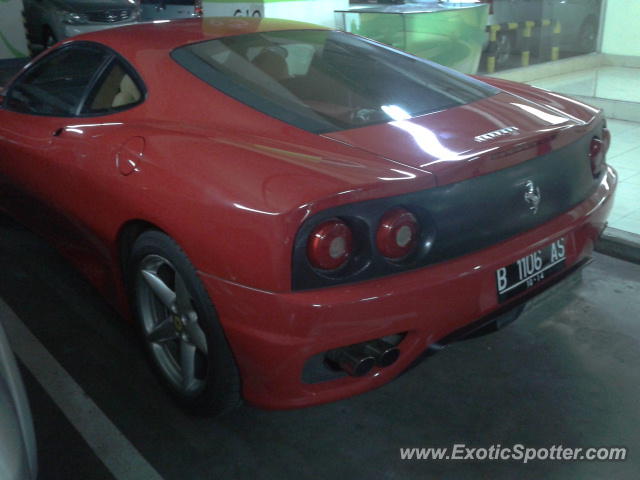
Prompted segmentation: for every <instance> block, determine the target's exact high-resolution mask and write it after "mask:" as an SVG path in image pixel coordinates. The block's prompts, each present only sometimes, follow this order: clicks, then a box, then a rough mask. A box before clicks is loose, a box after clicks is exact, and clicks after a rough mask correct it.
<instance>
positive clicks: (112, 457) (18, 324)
mask: <svg viewBox="0 0 640 480" xmlns="http://www.w3.org/2000/svg"><path fill="white" fill-rule="evenodd" d="M0 316H2V322H3V324H4V326H5V328H6V330H7V335H8V336H9V340H10V342H11V346H12V348H13V351H14V352H15V354H16V355H17V356H18V358H19V359H20V360H21V361H22V363H24V365H25V366H26V367H27V368H28V369H29V371H30V372H31V373H32V374H33V376H34V377H35V378H36V380H37V381H38V382H39V383H40V385H42V387H44V389H45V390H46V391H47V393H48V394H49V396H50V397H51V398H52V399H53V401H54V402H55V403H56V405H57V406H58V407H59V408H60V409H61V410H62V412H63V413H64V415H65V416H66V417H67V418H68V419H69V421H70V422H71V424H72V425H73V426H74V427H75V428H76V429H77V430H78V432H79V433H80V435H82V437H83V438H84V440H85V441H86V442H87V443H88V444H89V446H90V447H91V449H92V450H93V451H94V453H95V454H96V456H97V457H98V458H99V459H100V460H101V461H102V462H103V463H104V465H105V466H106V467H107V468H108V469H109V471H110V472H111V474H112V475H113V476H114V477H115V478H116V479H118V480H162V476H161V475H160V474H159V473H158V472H157V471H156V470H155V469H154V468H153V467H152V466H151V465H150V464H149V462H147V461H146V460H145V459H144V457H143V456H142V455H141V454H140V452H139V451H138V450H137V449H136V448H135V447H134V446H133V445H132V444H131V442H129V440H127V438H126V437H125V436H124V435H123V434H122V432H120V430H118V429H117V427H116V426H115V425H114V424H113V423H111V421H110V420H109V419H108V418H107V416H106V415H105V414H104V413H103V412H102V410H100V409H99V408H98V406H97V405H96V404H95V403H94V402H93V400H91V398H89V396H88V395H87V394H86V393H85V392H84V390H82V388H81V387H80V386H79V385H78V384H77V383H76V382H75V381H74V380H73V378H72V377H71V375H69V374H68V373H67V371H66V370H65V369H64V368H63V367H62V365H60V364H59V363H58V362H57V361H56V359H55V358H53V356H52V355H51V354H50V353H49V352H48V351H47V349H46V348H45V347H44V346H43V345H42V344H41V343H40V341H39V340H38V339H37V338H36V337H35V336H34V335H33V334H32V333H31V332H30V331H29V329H28V328H27V327H26V325H25V324H24V323H23V322H22V321H21V320H20V319H19V318H18V317H17V316H16V315H15V314H14V313H13V312H11V310H10V309H9V308H8V307H7V306H6V305H5V304H4V303H3V302H2V301H1V300H0ZM72 454H73V453H72V452H69V455H72Z"/></svg>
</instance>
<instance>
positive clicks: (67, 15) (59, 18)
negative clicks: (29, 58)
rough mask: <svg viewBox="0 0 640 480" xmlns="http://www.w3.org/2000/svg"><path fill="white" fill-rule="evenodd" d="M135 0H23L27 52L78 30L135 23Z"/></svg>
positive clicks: (45, 46)
mask: <svg viewBox="0 0 640 480" xmlns="http://www.w3.org/2000/svg"><path fill="white" fill-rule="evenodd" d="M139 18H140V4H139V2H138V1H137V0H24V20H25V28H26V31H27V42H28V45H29V50H30V52H31V53H32V54H33V53H37V52H39V51H40V50H42V49H43V48H47V47H50V46H51V45H53V44H54V43H56V42H58V41H60V40H62V39H64V38H67V37H72V36H74V35H80V34H81V33H87V32H93V31H96V30H103V29H105V28H113V27H119V26H122V25H129V24H132V23H135V22H137V21H138V20H139Z"/></svg>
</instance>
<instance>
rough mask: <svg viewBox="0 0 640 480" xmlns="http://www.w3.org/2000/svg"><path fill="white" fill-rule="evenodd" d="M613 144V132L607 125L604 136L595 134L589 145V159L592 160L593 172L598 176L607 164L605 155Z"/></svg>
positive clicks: (603, 131) (603, 130) (603, 132)
mask: <svg viewBox="0 0 640 480" xmlns="http://www.w3.org/2000/svg"><path fill="white" fill-rule="evenodd" d="M610 144H611V132H610V131H609V129H608V128H607V127H606V126H605V127H604V128H603V129H602V138H600V137H598V136H594V137H593V138H592V139H591V144H590V145H589V160H590V161H591V173H593V176H594V177H597V176H598V175H600V173H601V172H602V169H603V167H604V165H605V155H606V154H607V150H609V145H610Z"/></svg>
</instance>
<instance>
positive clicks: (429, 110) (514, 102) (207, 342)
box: [0, 18, 616, 413]
mask: <svg viewBox="0 0 640 480" xmlns="http://www.w3.org/2000/svg"><path fill="white" fill-rule="evenodd" d="M1 98H2V106H1V108H0V208H1V209H2V210H4V211H5V212H8V213H9V214H10V215H12V216H14V217H16V218H17V219H19V220H20V221H21V222H23V223H25V224H27V225H28V226H30V227H31V228H32V229H34V230H36V231H38V232H41V233H42V234H43V235H45V236H46V237H47V238H50V239H51V240H52V241H53V242H54V243H55V245H56V246H57V247H58V248H59V249H60V250H61V251H62V252H63V253H64V254H65V255H66V256H67V257H68V258H69V259H70V260H71V261H72V262H73V263H74V264H75V265H76V266H77V267H78V268H79V269H80V270H81V271H82V272H83V273H84V274H86V275H87V277H88V278H89V279H90V280H91V282H92V283H93V284H94V285H95V286H96V287H97V288H98V289H99V290H100V291H101V292H102V293H103V294H104V295H105V296H106V297H107V298H108V299H110V300H111V301H112V302H113V303H114V304H115V305H116V306H117V307H118V308H119V309H120V311H122V312H123V314H124V315H125V316H131V317H132V318H135V319H136V322H137V324H138V325H139V327H140V331H141V334H142V336H143V338H144V340H145V344H146V346H147V349H148V353H149V356H150V358H151V360H152V363H153V365H154V366H155V367H156V369H157V371H158V372H159V375H160V378H162V380H163V381H164V383H166V385H167V386H168V388H169V391H170V392H172V393H173V394H174V395H175V397H176V398H177V399H178V400H179V401H180V402H181V403H182V404H183V405H184V406H185V407H187V408H189V409H191V410H193V411H196V412H208V413H211V412H222V411H225V410H227V409H229V408H231V407H232V406H234V405H236V404H237V403H238V402H239V400H240V398H242V397H244V398H245V399H246V400H247V401H249V402H251V403H253V404H256V405H260V406H263V407H270V408H290V407H301V406H305V405H312V404H318V403H321V402H327V401H332V400H337V399H340V398H344V397H348V396H350V395H354V394H357V393H360V392H364V391H366V390H369V389H371V388H374V387H377V386H379V385H382V384H384V383H385V382H388V381H389V380H391V379H392V378H394V377H395V376H397V375H398V374H399V373H400V372H402V371H403V370H404V369H405V368H406V367H407V366H409V365H410V364H411V363H412V362H414V361H415V360H416V359H417V358H418V357H419V356H420V355H421V354H422V353H423V352H425V350H426V349H427V348H428V347H430V346H437V345H441V344H444V343H446V342H449V341H451V340H452V339H456V338H459V337H461V336H463V335H465V334H468V333H470V332H473V331H475V330H477V329H480V328H484V327H486V326H488V325H502V324H504V323H506V322H507V321H509V320H512V319H514V318H515V317H516V316H517V314H518V313H519V311H520V309H521V306H522V305H523V302H525V301H526V300H527V299H529V298H530V297H532V296H534V295H536V294H538V293H540V292H541V291H542V290H544V289H545V288H547V287H548V286H550V285H552V284H554V283H556V282H557V281H558V280H559V279H560V278H563V277H564V276H566V275H568V274H569V273H571V272H573V271H575V270H576V269H577V268H578V267H580V266H581V265H582V264H584V262H585V261H586V260H587V259H588V257H589V255H590V253H591V251H592V249H593V244H594V242H595V240H596V239H597V238H598V236H599V234H600V233H601V231H602V230H603V228H604V227H605V224H606V219H607V215H608V213H609V211H610V210H611V206H612V198H613V192H614V189H615V186H616V173H615V171H614V170H613V169H612V168H610V167H608V166H607V165H606V164H605V154H606V151H607V147H608V145H609V141H610V139H609V131H608V130H607V128H606V123H605V120H604V118H603V115H602V112H601V111H599V110H598V109H595V108H592V107H589V106H587V105H584V104H582V103H580V102H577V101H575V100H571V99H569V98H566V97H562V96H559V95H556V94H554V93H550V92H547V91H543V90H539V89H536V88H533V87H530V86H526V85H520V84H517V83H512V82H507V81H503V80H497V79H489V78H485V79H477V78H472V77H468V76H465V75H461V74H459V73H456V72H454V71H451V70H449V69H446V68H443V67H441V66H439V65H436V64H433V63H430V62H428V61H425V60H422V59H419V58H416V57H413V56H411V55H408V54H405V53H403V52H400V51H398V50H394V49H393V48H390V47H387V46H385V45H382V44H379V43H376V42H373V41H370V40H368V39H366V38H361V37H357V36H354V35H350V34H346V33H342V32H339V31H334V30H329V29H324V28H322V27H317V26H313V25H307V24H301V23H294V22H288V21H276V20H260V19H238V18H235V19H215V18H210V19H195V20H185V21H175V22H169V23H157V24H141V25H137V26H132V27H123V28H119V29H114V30H109V31H105V32H99V33H92V34H87V35H84V36H82V37H76V38H75V39H73V40H71V41H66V42H64V43H61V44H58V45H56V46H55V47H54V48H52V49H50V50H48V51H47V52H45V53H44V54H43V55H41V56H40V57H39V58H37V59H36V60H34V61H33V62H32V63H31V64H29V65H28V66H27V67H25V68H24V69H23V70H22V71H21V72H20V73H19V74H18V75H17V76H16V77H15V78H14V79H13V81H12V82H11V83H10V85H9V86H8V87H7V88H6V90H4V92H3V93H2V97H1Z"/></svg>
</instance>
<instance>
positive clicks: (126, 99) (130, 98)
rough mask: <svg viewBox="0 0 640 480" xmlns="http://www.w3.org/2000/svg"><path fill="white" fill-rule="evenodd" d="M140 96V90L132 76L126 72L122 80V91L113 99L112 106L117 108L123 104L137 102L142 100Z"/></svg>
mask: <svg viewBox="0 0 640 480" xmlns="http://www.w3.org/2000/svg"><path fill="white" fill-rule="evenodd" d="M140 97H141V94H140V90H139V89H138V87H137V86H136V84H135V83H134V82H133V80H132V79H131V77H130V76H129V75H127V74H125V75H124V76H123V77H122V80H121V81H120V91H119V92H118V94H117V95H116V96H115V98H114V99H113V103H112V104H111V106H112V107H114V108H115V107H121V106H123V105H129V104H130V103H136V102H137V101H138V100H140Z"/></svg>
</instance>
